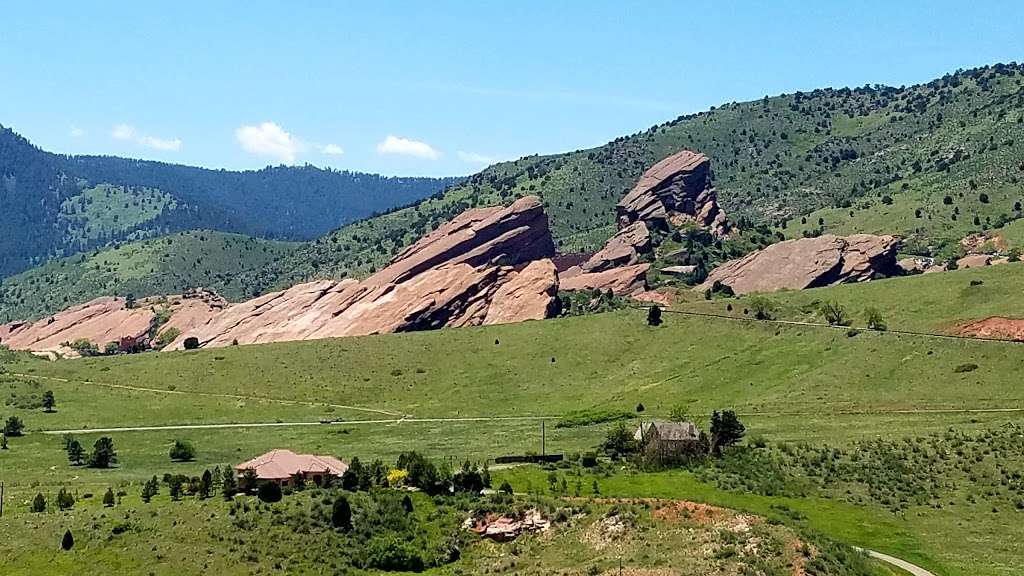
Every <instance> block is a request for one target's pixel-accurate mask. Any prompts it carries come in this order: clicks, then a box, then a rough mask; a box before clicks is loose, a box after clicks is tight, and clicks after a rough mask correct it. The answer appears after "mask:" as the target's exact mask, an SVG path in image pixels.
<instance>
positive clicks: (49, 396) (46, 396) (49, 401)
mask: <svg viewBox="0 0 1024 576" xmlns="http://www.w3.org/2000/svg"><path fill="white" fill-rule="evenodd" d="M56 406H57V401H56V400H55V399H54V397H53V390H47V391H46V392H43V410H45V411H46V412H53V409H54V408H55V407H56Z"/></svg>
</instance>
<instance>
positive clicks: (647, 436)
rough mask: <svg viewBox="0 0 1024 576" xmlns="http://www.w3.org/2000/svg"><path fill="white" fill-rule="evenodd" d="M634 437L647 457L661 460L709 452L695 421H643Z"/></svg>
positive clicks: (678, 458) (677, 458)
mask: <svg viewBox="0 0 1024 576" xmlns="http://www.w3.org/2000/svg"><path fill="white" fill-rule="evenodd" d="M633 438H634V439H635V440H636V441H637V442H639V443H640V445H641V447H642V450H643V453H644V455H645V456H646V457H648V458H653V459H656V460H658V461H661V462H665V461H672V460H680V459H684V458H687V457H692V456H698V455H702V454H703V453H706V452H707V449H706V447H705V446H704V443H705V442H704V441H702V438H701V431H700V428H697V425H696V424H694V423H693V422H659V421H652V422H641V423H640V426H638V427H637V429H636V432H635V433H634V434H633Z"/></svg>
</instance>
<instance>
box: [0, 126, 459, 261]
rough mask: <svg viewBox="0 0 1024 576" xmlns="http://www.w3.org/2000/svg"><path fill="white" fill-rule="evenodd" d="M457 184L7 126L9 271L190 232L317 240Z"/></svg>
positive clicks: (1, 183)
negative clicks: (85, 147) (183, 156)
mask: <svg viewBox="0 0 1024 576" xmlns="http://www.w3.org/2000/svg"><path fill="white" fill-rule="evenodd" d="M457 181H458V179H454V178H399V177H384V176H378V175H375V174H363V173H359V172H349V171H338V170H332V169H320V168H316V167H314V166H310V165H306V166H278V167H267V168H264V169H262V170H249V171H243V172H235V171H228V170H208V169H204V168H194V167H190V166H180V165H175V164H166V163H162V162H150V161H142V160H130V159H124V158H116V157H108V156H63V155H59V154H52V153H49V152H46V151H44V150H41V149H39V148H37V147H35V146H33V145H32V144H31V143H29V141H28V140H26V139H25V138H23V137H21V136H19V135H18V134H16V133H15V132H14V131H12V130H11V129H9V128H5V127H3V126H0V206H3V213H2V214H0V278H3V277H6V276H9V275H11V274H14V273H17V272H19V271H22V270H25V269H27V268H30V267H32V266H37V265H39V264H43V263H45V262H47V261H48V260H49V259H51V258H54V257H60V256H67V255H70V254H74V253H77V252H84V251H87V250H92V249H95V248H98V247H104V246H109V245H111V244H112V243H114V242H124V241H130V240H138V239H145V238H151V237H155V236H160V235H164V234H168V233H172V232H177V231H182V230H192V229H212V230H219V231H222V232H234V233H244V234H249V235H252V236H258V237H262V238H276V239H284V240H309V239H312V238H315V237H317V236H319V235H321V234H323V233H325V232H327V231H329V230H333V229H335V228H337V227H338V226H341V225H343V224H346V223H348V222H351V221H353V220H356V219H359V218H366V217H368V216H371V215H373V214H376V213H379V212H384V211H387V210H389V209H392V208H395V207H397V206H404V205H407V204H409V203H412V202H415V201H417V200H420V199H422V198H426V197H428V196H430V195H432V194H435V193H437V192H439V191H441V190H442V189H443V188H445V187H446V186H448V185H450V184H452V183H454V182H457ZM243 208H244V209H243Z"/></svg>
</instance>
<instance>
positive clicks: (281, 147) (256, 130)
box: [235, 122, 340, 164]
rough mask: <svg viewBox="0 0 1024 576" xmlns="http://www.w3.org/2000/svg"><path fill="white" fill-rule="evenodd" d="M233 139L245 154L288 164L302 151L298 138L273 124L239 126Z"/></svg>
mask: <svg viewBox="0 0 1024 576" xmlns="http://www.w3.org/2000/svg"><path fill="white" fill-rule="evenodd" d="M235 137H236V138H237V139H238V143H239V144H241V145H242V149H243V150H245V151H246V152H248V153H250V154H255V155H257V156H269V157H271V158H276V159H277V160H279V161H281V162H285V163H288V164H293V163H294V162H295V156H296V155H297V154H298V153H299V151H300V150H301V149H302V143H301V142H300V141H299V139H298V138H296V137H295V136H292V135H291V134H289V133H288V132H287V131H285V129H284V128H281V127H280V126H279V125H277V124H275V123H273V122H263V123H261V124H259V125H254V126H249V125H247V126H241V127H239V128H238V130H235ZM339 150H340V147H339Z"/></svg>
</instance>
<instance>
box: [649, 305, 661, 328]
mask: <svg viewBox="0 0 1024 576" xmlns="http://www.w3.org/2000/svg"><path fill="white" fill-rule="evenodd" d="M647 325H648V326H661V307H660V306H651V307H650V308H648V309H647Z"/></svg>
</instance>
